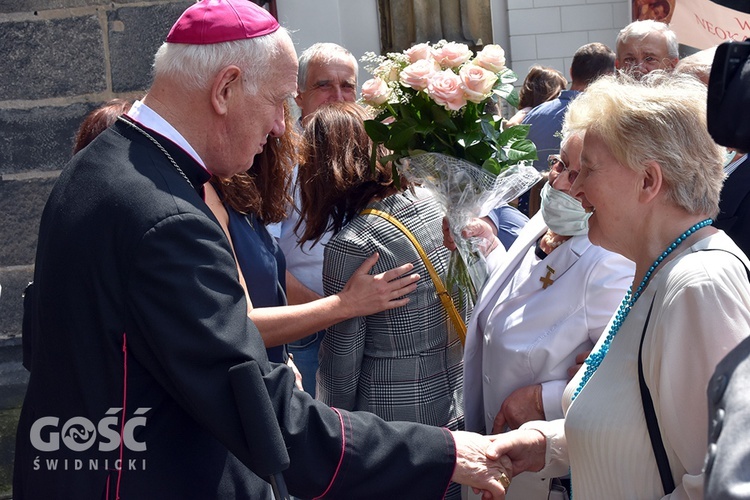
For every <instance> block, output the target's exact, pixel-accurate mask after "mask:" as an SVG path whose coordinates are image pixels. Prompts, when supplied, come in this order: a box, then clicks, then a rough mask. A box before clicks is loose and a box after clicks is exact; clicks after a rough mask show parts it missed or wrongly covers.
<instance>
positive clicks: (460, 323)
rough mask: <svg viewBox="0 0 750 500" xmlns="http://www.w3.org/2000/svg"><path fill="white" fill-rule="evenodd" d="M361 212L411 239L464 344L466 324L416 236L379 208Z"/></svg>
mask: <svg viewBox="0 0 750 500" xmlns="http://www.w3.org/2000/svg"><path fill="white" fill-rule="evenodd" d="M361 214H362V215H367V214H371V215H376V216H378V217H381V218H383V219H385V220H387V221H388V222H390V223H391V224H393V225H394V226H396V227H397V228H398V229H399V230H400V231H401V232H402V233H404V235H405V236H406V237H407V238H409V241H411V243H412V244H413V245H414V248H416V249H417V253H418V254H419V256H420V257H421V258H422V261H423V262H424V265H425V267H426V268H427V272H428V273H429V274H430V278H432V282H433V283H434V284H435V290H437V295H438V297H439V298H440V302H442V304H443V307H444V308H445V311H446V312H447V313H448V318H450V321H451V323H452V324H453V327H454V328H455V329H456V333H457V334H458V338H459V339H460V340H461V344H465V343H466V324H465V323H464V320H463V318H461V314H460V313H459V312H458V309H456V305H455V304H454V303H453V298H452V297H451V296H450V294H449V293H448V291H447V290H446V289H445V286H444V285H443V281H442V280H441V279H440V276H438V273H437V271H435V267H434V266H433V265H432V262H430V258H429V257H427V253H426V252H425V251H424V248H422V245H420V244H419V241H417V238H415V237H414V235H413V234H412V233H411V231H409V229H407V227H406V226H404V225H403V224H402V223H401V222H400V221H399V220H398V219H396V218H395V217H393V216H392V215H390V214H387V213H385V212H383V211H381V210H377V209H375V208H367V209H365V210H363V211H362V212H361Z"/></svg>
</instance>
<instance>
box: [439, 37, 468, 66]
mask: <svg viewBox="0 0 750 500" xmlns="http://www.w3.org/2000/svg"><path fill="white" fill-rule="evenodd" d="M432 57H434V58H435V60H436V61H437V62H438V63H439V64H440V66H441V67H443V68H457V67H459V66H461V65H462V64H463V63H465V62H466V61H468V60H469V59H471V50H470V49H469V46H468V45H466V44H464V43H456V42H448V43H446V44H445V45H443V46H442V47H440V48H438V49H433V50H432Z"/></svg>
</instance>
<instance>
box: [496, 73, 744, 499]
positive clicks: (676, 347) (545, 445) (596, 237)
mask: <svg viewBox="0 0 750 500" xmlns="http://www.w3.org/2000/svg"><path fill="white" fill-rule="evenodd" d="M568 113H569V114H568V117H567V120H568V125H569V127H570V128H571V129H572V130H573V131H578V132H581V133H583V134H584V147H583V153H582V156H581V165H582V168H581V172H580V174H579V175H578V178H577V179H576V182H575V183H574V185H573V187H572V189H571V192H572V193H573V194H574V195H575V196H576V197H578V198H579V199H580V200H581V201H582V204H583V206H584V207H585V208H586V209H587V210H589V211H590V212H592V216H591V218H590V219H589V238H590V239H591V241H592V243H594V244H596V245H600V246H602V247H604V248H607V249H609V250H611V251H613V252H617V253H619V254H621V255H624V256H625V257H627V258H628V259H631V260H633V261H634V262H635V265H636V271H635V280H634V281H633V285H632V288H631V291H630V292H629V293H628V294H627V295H626V296H625V299H624V300H623V302H622V304H621V306H620V309H619V311H618V313H617V314H616V315H615V316H614V317H613V318H612V320H611V321H610V323H609V325H608V327H607V334H606V335H603V336H602V338H601V339H600V340H599V342H598V343H597V345H596V346H595V347H594V351H593V352H592V354H591V355H590V356H589V358H588V359H587V360H586V363H585V369H582V370H580V371H579V372H578V374H577V375H576V376H575V377H574V378H573V380H572V381H571V382H570V384H569V385H568V387H567V388H566V390H565V396H564V406H565V411H566V414H565V418H564V419H560V420H558V421H555V422H529V423H527V424H525V425H524V426H522V428H521V430H518V431H514V432H512V433H509V434H506V435H505V436H503V438H501V440H499V441H495V446H494V449H493V450H491V453H493V454H494V453H497V454H507V455H508V456H509V457H510V458H511V459H512V460H513V462H514V463H513V471H514V473H518V472H520V471H523V470H539V469H543V470H542V473H544V474H547V475H555V474H559V473H561V472H565V471H566V470H568V467H570V471H571V477H572V481H573V491H574V493H575V498H576V500H587V499H601V498H608V499H621V498H622V499H625V498H639V499H648V498H654V499H655V498H662V497H664V496H665V495H666V497H668V498H702V497H703V475H702V469H703V461H704V457H705V454H706V444H707V442H706V428H707V427H708V422H707V404H706V387H707V383H708V380H709V378H710V376H711V374H712V373H713V371H714V368H715V366H716V364H717V363H718V361H719V360H721V359H722V357H723V356H724V355H725V354H726V353H727V352H729V351H730V350H731V349H732V348H733V347H734V346H736V345H737V344H738V343H739V342H740V341H741V340H742V339H743V338H744V337H746V336H747V335H748V333H749V332H750V283H748V278H747V273H746V268H747V266H748V265H750V263H749V262H748V260H747V257H745V255H744V254H743V253H742V252H741V251H740V249H739V248H738V247H737V246H736V245H735V244H734V243H733V242H732V240H731V239H730V238H729V237H727V236H726V235H725V234H724V233H723V232H721V231H719V230H717V229H715V228H712V227H711V226H710V224H711V217H713V216H715V215H716V213H717V211H718V202H719V191H720V190H721V182H722V178H723V176H722V168H721V165H722V154H721V151H720V150H719V148H718V147H717V146H716V144H714V142H713V141H712V140H711V137H710V136H709V134H708V131H707V129H706V89H705V87H704V86H703V85H702V84H701V83H700V82H698V81H697V80H695V79H694V78H692V77H685V76H679V75H678V76H673V77H668V76H666V75H664V74H654V75H649V77H647V78H646V79H645V81H644V82H643V83H642V84H638V83H635V82H632V81H628V80H625V79H623V80H618V79H615V78H611V77H608V78H606V79H603V80H600V81H597V82H596V83H594V84H593V85H592V86H591V87H589V89H588V90H587V91H586V92H585V93H584V94H583V95H582V96H580V97H579V99H576V101H574V102H573V103H572V104H571V107H570V109H569V112H568ZM639 377H641V378H642V380H643V382H644V384H643V388H641V387H640V386H639V382H638V381H639ZM649 402H651V403H650V404H649ZM649 408H651V410H649ZM647 414H651V415H652V417H653V418H650V420H651V421H652V422H653V425H652V429H653V435H654V437H655V438H658V437H659V436H660V437H661V439H660V440H659V439H655V440H654V442H653V443H652V440H651V439H650V437H649V434H650V431H649V425H647V423H646V421H647V417H646V416H645V415H647ZM658 441H661V443H659V442H658ZM656 456H661V457H663V459H659V460H657V458H655V457H656ZM670 482H671V483H673V484H670ZM512 487H513V486H512V485H511V489H512Z"/></svg>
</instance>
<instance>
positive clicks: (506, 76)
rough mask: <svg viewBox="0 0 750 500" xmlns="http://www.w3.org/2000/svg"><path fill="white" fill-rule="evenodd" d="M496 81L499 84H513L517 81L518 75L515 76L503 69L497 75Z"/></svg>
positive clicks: (509, 70) (510, 71) (510, 70)
mask: <svg viewBox="0 0 750 500" xmlns="http://www.w3.org/2000/svg"><path fill="white" fill-rule="evenodd" d="M497 80H498V81H499V82H500V83H503V84H505V83H513V82H515V81H517V80H518V75H516V74H515V73H514V72H513V70H512V69H510V68H505V69H504V70H502V71H501V72H500V73H498V74H497Z"/></svg>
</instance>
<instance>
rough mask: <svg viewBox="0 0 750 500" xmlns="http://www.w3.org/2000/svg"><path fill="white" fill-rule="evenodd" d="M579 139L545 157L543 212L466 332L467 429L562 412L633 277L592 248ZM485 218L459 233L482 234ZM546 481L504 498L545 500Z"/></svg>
mask: <svg viewBox="0 0 750 500" xmlns="http://www.w3.org/2000/svg"><path fill="white" fill-rule="evenodd" d="M582 146H583V138H582V137H581V136H580V135H577V134H568V135H567V136H566V137H565V138H564V139H563V141H562V148H561V150H560V154H559V155H551V156H550V157H549V160H548V163H549V165H550V175H549V182H548V183H547V184H546V185H545V186H544V188H543V189H542V209H541V212H540V213H539V214H537V215H536V216H534V217H533V218H532V219H531V220H530V221H529V222H528V223H527V225H526V226H525V227H524V229H523V230H522V231H521V233H520V234H519V236H518V239H517V240H516V242H515V243H514V245H513V246H511V247H510V249H509V250H508V253H507V255H505V256H502V252H501V255H499V256H495V255H494V254H495V253H496V252H491V253H490V254H489V256H488V262H489V263H490V264H494V265H493V266H492V269H491V274H490V277H489V279H488V281H487V283H486V284H485V286H484V288H483V289H482V292H481V295H480V298H479V301H478V302H477V305H476V307H475V308H474V312H473V313H472V318H471V321H470V323H469V327H468V334H467V340H466V350H465V353H464V403H465V412H466V428H467V429H470V430H473V431H480V432H484V433H487V434H490V433H492V434H494V433H498V432H504V431H506V430H508V429H517V428H518V427H519V426H520V425H521V424H523V423H525V422H527V421H529V420H537V419H544V420H554V419H558V418H561V417H562V416H563V411H562V403H561V401H562V394H563V390H564V389H565V386H566V385H567V383H568V380H569V374H568V368H569V367H570V366H571V365H574V364H575V363H576V356H577V355H579V354H580V353H583V352H588V351H590V350H591V348H592V347H593V346H594V343H595V342H596V341H597V340H598V339H599V337H600V336H601V334H602V332H603V330H604V327H605V326H606V325H607V322H608V321H609V318H610V317H612V314H613V313H614V312H615V310H616V309H617V305H618V304H619V303H620V301H621V300H622V297H623V296H624V295H625V291H626V290H627V287H628V285H629V284H630V282H631V281H632V279H633V270H634V266H633V263H632V262H630V261H628V260H627V259H625V258H623V257H621V256H619V255H617V254H614V253H612V252H609V251H607V250H604V249H603V248H600V247H597V246H594V245H592V244H591V242H590V241H589V239H588V237H587V235H586V233H587V225H586V219H587V214H586V212H585V211H584V209H583V207H582V206H581V204H580V202H579V201H578V200H576V199H575V198H573V197H571V196H570V195H569V194H568V193H569V191H570V187H571V184H572V181H573V180H575V177H576V176H577V175H578V172H579V171H580V169H581V166H580V155H581V148H582ZM487 231H488V229H487V228H486V226H485V223H483V221H482V220H481V219H477V220H475V221H473V223H472V224H471V225H470V229H469V231H468V232H467V233H465V234H469V233H471V234H475V233H476V232H481V233H482V236H484V235H486V234H488V233H487ZM549 490H550V483H549V480H547V479H545V478H540V477H537V476H535V475H534V474H531V473H526V474H522V475H521V476H520V477H517V478H516V479H514V484H513V487H512V488H510V490H509V491H508V496H507V498H510V499H519V500H535V499H537V500H547V497H548V494H549Z"/></svg>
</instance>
